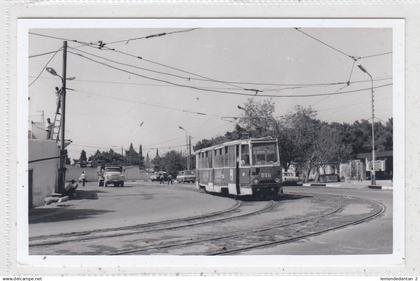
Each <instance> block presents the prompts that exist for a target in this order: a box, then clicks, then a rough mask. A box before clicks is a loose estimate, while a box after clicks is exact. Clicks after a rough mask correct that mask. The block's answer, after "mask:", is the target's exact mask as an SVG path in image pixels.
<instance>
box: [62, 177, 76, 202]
mask: <svg viewBox="0 0 420 281" xmlns="http://www.w3.org/2000/svg"><path fill="white" fill-rule="evenodd" d="M77 187H78V184H77V183H76V181H75V180H71V181H70V182H69V183H68V184H67V185H66V186H65V187H64V195H67V196H69V197H70V198H72V197H73V196H74V195H75V192H76V189H77Z"/></svg>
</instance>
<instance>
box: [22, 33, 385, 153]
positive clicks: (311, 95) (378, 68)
mask: <svg viewBox="0 0 420 281" xmlns="http://www.w3.org/2000/svg"><path fill="white" fill-rule="evenodd" d="M124 37H125V38H124ZM105 39H106V40H105ZM29 40H30V41H29V43H30V48H29V53H30V54H31V55H29V58H30V60H29V77H30V80H29V81H30V82H29V85H28V86H29V95H30V109H29V114H30V117H32V118H30V119H31V120H33V121H39V120H40V119H39V118H40V116H37V114H39V111H41V110H42V111H44V113H45V115H46V116H49V117H53V116H52V115H53V113H54V112H55V103H56V99H55V94H54V93H55V91H54V88H55V87H57V86H60V83H61V82H60V81H59V80H60V79H58V78H57V77H53V76H51V75H50V74H49V73H47V72H46V71H45V70H46V68H47V67H52V68H53V69H55V70H56V71H57V73H60V72H61V68H62V66H61V63H62V60H61V56H59V55H58V54H60V52H61V51H62V41H68V42H69V48H68V54H69V55H68V58H67V60H68V68H67V73H68V77H72V76H74V77H75V79H74V80H72V81H68V82H67V85H68V87H69V88H70V90H69V91H67V94H68V101H67V107H66V110H67V114H68V115H67V116H68V117H67V124H66V128H67V129H68V132H66V135H67V137H68V138H69V139H71V140H72V141H73V143H72V144H71V145H70V146H69V153H70V156H71V157H75V158H78V156H79V154H80V150H81V149H85V150H86V151H88V154H89V153H93V152H94V151H96V149H100V150H108V149H109V148H111V147H112V148H117V147H124V148H125V149H128V146H129V144H130V142H132V143H133V145H134V147H138V145H140V144H143V145H144V147H145V148H146V149H145V153H146V152H148V151H149V152H150V151H152V150H155V149H156V148H159V149H162V150H163V151H164V150H169V149H176V150H179V149H182V150H185V144H184V142H185V136H184V134H185V132H184V131H182V130H180V129H179V128H178V127H179V126H182V127H183V128H185V129H186V130H187V132H188V134H189V135H191V136H193V140H194V142H197V141H199V140H200V139H202V138H211V137H215V136H217V135H221V134H224V132H226V131H228V130H232V129H233V127H234V126H235V124H236V122H237V120H238V117H241V116H242V114H243V112H242V111H241V110H239V109H238V108H237V105H241V104H243V103H244V102H246V100H247V99H249V98H255V99H259V100H263V99H267V98H270V99H272V100H273V102H274V103H275V105H276V112H275V113H276V114H275V115H276V116H280V115H283V114H286V113H288V112H291V111H292V110H293V108H294V106H296V105H302V106H312V107H313V108H314V109H315V110H317V111H318V117H319V118H320V119H322V120H326V121H329V122H331V121H335V122H353V121H355V120H360V119H368V118H369V116H370V90H371V85H370V79H368V78H369V77H367V75H366V74H365V73H363V72H362V71H360V70H359V67H357V66H358V65H362V67H364V68H366V69H368V70H369V73H371V74H372V76H373V83H374V85H373V88H374V91H375V96H376V101H375V110H376V114H377V115H378V119H379V120H387V119H388V118H390V117H392V87H391V86H392V31H391V30H390V29H373V28H371V29H368V28H364V29H360V28H358V29H356V28H355V29H351V28H324V29H322V28H311V29H303V28H264V29H262V28H222V29H212V28H189V29H181V30H179V29H178V30H169V29H168V30H163V29H123V30H118V31H117V30H112V29H43V30H42V29H39V30H32V31H31V32H30V37H29ZM110 45H112V47H110ZM86 48H88V49H89V51H88V50H86ZM355 101H357V102H356V103H355ZM157 109H158V110H157ZM141 122H143V123H144V125H142V126H139V124H140V123H141ZM165 140H169V142H170V143H169V144H165V143H163V144H162V141H165ZM159 143H161V145H160V146H159V145H153V144H159ZM145 144H151V145H150V146H148V145H145ZM114 150H115V149H114ZM117 151H118V150H117ZM149 154H150V153H149ZM153 155H154V152H153Z"/></svg>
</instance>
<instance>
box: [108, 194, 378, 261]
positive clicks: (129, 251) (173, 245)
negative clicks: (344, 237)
mask: <svg viewBox="0 0 420 281" xmlns="http://www.w3.org/2000/svg"><path fill="white" fill-rule="evenodd" d="M307 194H310V193H307ZM311 195H313V194H311ZM325 195H330V196H331V195H332V196H339V195H336V194H325ZM343 198H345V199H349V198H352V199H359V200H363V201H369V202H373V203H374V204H377V205H379V206H380V209H379V211H376V212H374V214H371V215H368V216H366V217H363V218H361V219H358V220H355V221H351V222H346V223H344V224H340V225H339V226H335V227H331V228H327V229H323V230H321V231H316V232H313V233H309V234H305V235H300V236H296V237H290V238H287V239H283V240H277V241H269V242H265V243H260V244H254V245H248V246H246V247H239V248H236V249H231V250H221V251H215V252H211V253H208V254H205V255H224V254H229V253H235V252H241V251H245V250H250V249H255V248H262V247H267V246H270V245H276V244H284V243H288V242H293V241H296V240H300V239H303V238H307V237H310V236H316V235H320V234H323V233H325V232H329V231H332V230H335V229H340V228H344V227H347V226H349V225H354V224H358V223H361V222H364V221H367V220H370V219H373V218H374V217H377V216H379V215H381V214H382V213H383V212H384V211H385V206H384V205H383V204H382V203H379V202H377V201H374V200H367V199H361V198H358V197H354V196H344V197H343ZM343 200H344V199H341V200H340V204H339V205H338V206H336V208H334V209H333V210H330V211H327V212H324V213H323V214H320V215H318V216H311V217H308V218H305V219H301V220H298V221H294V222H288V223H284V222H282V223H279V224H275V225H271V226H265V227H260V228H257V229H253V230H251V231H245V232H244V231H237V232H234V233H230V234H227V235H226V234H225V235H219V236H216V237H211V238H206V239H197V240H191V239H184V240H178V241H176V242H170V243H167V244H163V245H156V246H145V247H140V248H136V249H127V250H122V251H121V250H120V251H117V252H114V253H110V255H124V254H134V253H141V252H147V251H153V250H160V249H168V248H176V247H183V246H188V245H194V244H199V243H206V242H214V241H218V240H224V239H232V238H238V237H243V236H246V235H249V234H253V233H258V232H266V231H270V230H274V229H278V228H285V227H289V226H293V225H299V224H304V223H307V222H310V221H316V220H318V219H320V218H324V217H328V216H331V215H334V214H336V213H338V212H340V211H342V210H343V208H344V206H345V205H344V204H343Z"/></svg>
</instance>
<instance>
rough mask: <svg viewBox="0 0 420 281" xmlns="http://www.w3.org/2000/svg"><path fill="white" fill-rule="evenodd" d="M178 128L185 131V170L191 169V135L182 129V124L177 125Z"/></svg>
mask: <svg viewBox="0 0 420 281" xmlns="http://www.w3.org/2000/svg"><path fill="white" fill-rule="evenodd" d="M178 128H179V129H180V130H183V131H184V132H185V137H186V139H187V148H188V156H187V170H191V136H189V135H188V131H187V130H186V129H184V128H183V127H182V126H179V125H178Z"/></svg>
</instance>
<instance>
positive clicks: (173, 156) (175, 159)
mask: <svg viewBox="0 0 420 281" xmlns="http://www.w3.org/2000/svg"><path fill="white" fill-rule="evenodd" d="M160 163H161V167H162V169H163V170H164V171H166V172H167V173H168V174H170V175H172V176H174V177H175V176H176V175H177V174H178V172H179V171H182V170H185V169H186V158H185V157H183V156H182V154H181V153H179V152H177V151H175V150H171V151H169V152H168V153H166V154H165V156H163V157H162V159H161V162H160Z"/></svg>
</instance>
